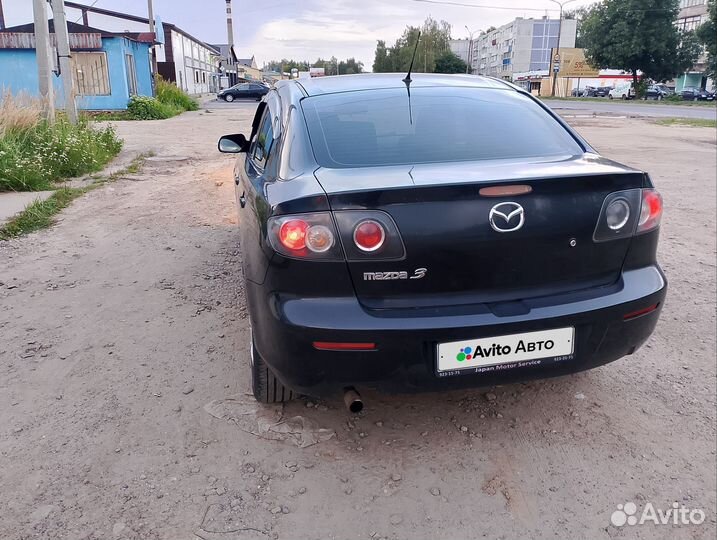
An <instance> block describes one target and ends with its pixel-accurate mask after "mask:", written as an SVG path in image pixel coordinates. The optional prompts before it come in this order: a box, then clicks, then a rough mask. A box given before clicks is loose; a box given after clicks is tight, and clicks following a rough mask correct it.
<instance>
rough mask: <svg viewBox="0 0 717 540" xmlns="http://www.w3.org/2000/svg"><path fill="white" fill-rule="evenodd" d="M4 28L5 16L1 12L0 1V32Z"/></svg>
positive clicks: (0, 4)
mask: <svg viewBox="0 0 717 540" xmlns="http://www.w3.org/2000/svg"><path fill="white" fill-rule="evenodd" d="M4 28H5V14H4V13H3V12H2V0H0V30H2V29H4Z"/></svg>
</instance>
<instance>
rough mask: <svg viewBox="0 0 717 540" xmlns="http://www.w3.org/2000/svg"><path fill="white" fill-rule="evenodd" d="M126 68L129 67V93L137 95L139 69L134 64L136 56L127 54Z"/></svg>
mask: <svg viewBox="0 0 717 540" xmlns="http://www.w3.org/2000/svg"><path fill="white" fill-rule="evenodd" d="M124 57H125V68H126V69H127V87H128V88H129V95H130V96H136V95H137V93H138V92H137V70H136V69H135V66H134V56H132V55H131V54H125V55H124Z"/></svg>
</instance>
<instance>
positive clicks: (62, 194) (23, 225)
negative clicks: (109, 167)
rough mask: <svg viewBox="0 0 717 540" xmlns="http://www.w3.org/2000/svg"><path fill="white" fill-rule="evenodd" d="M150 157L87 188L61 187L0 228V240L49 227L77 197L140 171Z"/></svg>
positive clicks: (138, 158) (132, 163) (138, 157)
mask: <svg viewBox="0 0 717 540" xmlns="http://www.w3.org/2000/svg"><path fill="white" fill-rule="evenodd" d="M151 155H152V154H151V153H146V154H140V155H139V156H137V157H136V158H135V159H133V160H132V162H131V163H130V164H129V165H128V166H127V167H125V168H124V169H122V170H120V171H117V172H115V173H112V174H110V175H109V176H103V177H100V178H98V179H96V180H95V181H94V182H93V183H92V184H90V185H89V186H85V187H81V188H70V187H63V188H60V189H58V190H57V191H55V193H53V194H52V195H51V196H50V197H49V198H47V199H45V200H44V201H35V202H34V203H32V204H30V205H28V206H27V208H25V210H23V211H22V212H20V213H19V214H18V215H17V216H15V217H14V218H12V219H11V220H10V221H8V222H7V223H6V224H5V225H2V226H0V240H9V239H10V238H16V237H18V236H22V235H24V234H28V233H31V232H34V231H39V230H40V229H45V228H47V227H49V226H50V225H52V224H53V223H54V222H55V219H54V217H55V215H56V214H58V213H59V212H60V211H61V210H62V209H63V208H67V206H69V204H70V203H71V202H72V201H74V200H75V199H76V198H77V197H80V196H82V195H84V194H85V193H88V192H90V191H92V190H94V189H97V188H98V187H100V186H103V185H105V184H107V183H109V182H112V181H114V180H116V179H118V178H120V177H122V176H125V175H127V174H136V173H138V172H139V171H140V170H141V169H142V165H144V161H145V159H146V158H148V157H150V156H151Z"/></svg>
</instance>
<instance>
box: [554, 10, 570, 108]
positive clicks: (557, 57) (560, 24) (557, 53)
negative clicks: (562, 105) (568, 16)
mask: <svg viewBox="0 0 717 540" xmlns="http://www.w3.org/2000/svg"><path fill="white" fill-rule="evenodd" d="M550 1H551V2H552V3H554V4H558V5H559V6H560V19H559V20H558V46H557V47H556V49H555V56H554V57H553V58H551V59H550V64H549V65H550V68H551V71H552V72H553V89H552V90H551V92H550V95H551V96H553V97H555V85H556V84H557V82H558V72H557V71H555V67H554V64H555V63H557V64H558V68H560V34H561V33H562V30H563V6H564V5H565V4H569V3H570V2H574V1H575V0H565V1H564V2H559V1H558V0H550Z"/></svg>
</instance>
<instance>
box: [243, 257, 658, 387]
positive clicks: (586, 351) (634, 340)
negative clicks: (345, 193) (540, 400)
mask: <svg viewBox="0 0 717 540" xmlns="http://www.w3.org/2000/svg"><path fill="white" fill-rule="evenodd" d="M666 292H667V282H666V279H665V277H664V275H663V273H662V271H661V270H660V268H659V267H658V266H656V265H655V266H649V267H646V268H641V269H637V270H630V271H626V272H624V273H623V274H622V276H621V278H620V280H619V281H618V283H616V284H614V285H612V286H609V287H602V288H600V289H594V290H590V291H583V292H580V293H574V294H563V295H559V296H553V297H543V298H538V299H533V300H531V301H524V302H521V303H520V309H518V310H517V311H516V310H512V309H511V306H503V307H501V306H485V305H481V306H470V307H466V306H464V307H454V308H450V309H449V308H440V309H426V310H386V311H378V310H376V311H368V310H366V309H364V308H363V307H362V306H361V304H360V303H359V302H358V301H357V300H356V298H355V297H350V298H297V297H290V296H285V295H280V294H276V293H269V294H268V295H267V293H266V291H265V290H264V288H263V287H262V286H261V285H256V284H254V283H251V282H247V295H248V299H249V306H250V312H251V319H252V327H253V333H254V339H255V343H256V347H257V350H258V351H259V353H260V354H261V356H262V357H263V358H264V360H265V361H266V363H267V364H268V365H269V366H270V368H271V369H272V370H273V371H274V372H275V374H276V375H277V377H278V378H279V379H280V380H281V381H282V382H283V383H284V384H285V385H286V386H288V387H290V388H292V389H294V390H296V391H298V392H301V393H304V394H309V395H318V396H325V395H331V394H336V393H338V392H340V391H341V390H342V389H343V388H344V387H346V386H356V387H357V388H359V389H360V388H361V387H370V388H376V389H379V390H383V391H419V390H440V389H450V388H459V387H466V386H471V387H478V386H486V385H492V384H496V383H501V382H509V381H516V380H528V379H533V378H542V377H550V376H556V375H563V374H566V373H572V372H576V371H582V370H585V369H590V368H593V367H596V366H599V365H602V364H605V363H608V362H611V361H614V360H617V359H618V358H621V357H623V356H625V355H628V354H632V353H633V352H634V351H635V350H637V348H638V347H640V346H641V345H642V344H643V343H644V342H645V340H647V338H648V337H649V336H650V334H651V333H652V331H653V330H654V328H655V325H656V324H657V320H658V317H659V313H660V311H661V308H662V305H663V303H664V299H665V295H666ZM653 305H658V307H657V309H655V310H653V311H651V312H649V313H647V314H645V315H641V316H638V317H635V318H633V319H630V320H624V316H625V315H626V314H628V313H632V312H635V311H638V310H641V309H644V308H646V307H648V306H653ZM567 326H573V327H575V350H574V356H573V358H571V359H567V360H561V361H555V360H554V359H547V360H541V361H540V362H539V363H538V364H537V365H529V366H528V365H526V366H520V367H515V368H512V369H501V370H498V371H494V372H488V373H481V374H470V375H459V376H452V377H440V376H438V374H437V373H436V350H437V344H438V343H441V342H450V341H457V340H463V339H466V340H468V339H474V338H481V337H491V336H501V335H506V334H513V333H522V332H531V331H537V330H548V329H554V328H562V327H567ZM315 341H329V342H351V343H355V342H371V343H376V345H377V348H378V350H376V351H366V352H359V351H346V352H336V351H322V350H316V349H315V348H314V346H313V342H315Z"/></svg>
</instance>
